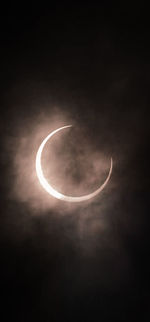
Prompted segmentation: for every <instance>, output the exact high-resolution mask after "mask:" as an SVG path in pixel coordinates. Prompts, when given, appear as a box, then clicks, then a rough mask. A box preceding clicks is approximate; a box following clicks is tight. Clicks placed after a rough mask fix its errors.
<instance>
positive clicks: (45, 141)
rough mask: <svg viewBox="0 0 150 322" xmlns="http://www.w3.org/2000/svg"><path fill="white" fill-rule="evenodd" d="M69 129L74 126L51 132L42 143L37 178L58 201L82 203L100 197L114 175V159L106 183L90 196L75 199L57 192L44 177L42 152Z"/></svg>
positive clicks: (37, 160)
mask: <svg viewBox="0 0 150 322" xmlns="http://www.w3.org/2000/svg"><path fill="white" fill-rule="evenodd" d="M68 127H72V125H66V126H63V127H60V128H58V129H56V130H55V131H53V132H51V133H50V134H48V136H47V137H46V138H45V139H44V140H43V141H42V143H41V145H40V147H39V149H38V152H37V155H36V173H37V176H38V179H39V181H40V183H41V185H42V187H43V188H44V189H45V190H46V191H47V192H48V193H49V194H50V195H51V196H53V197H54V198H57V199H60V200H63V201H67V202H81V201H86V200H89V199H91V198H93V197H95V196H96V195H98V194H99V193H100V192H101V191H102V190H103V189H104V187H105V186H106V184H107V182H108V181H109V179H110V176H111V173H112V166H113V161H112V158H111V162H110V169H109V173H108V176H107V178H106V180H105V181H104V183H103V184H102V185H101V186H100V187H99V188H98V189H97V190H95V191H94V192H91V193H89V194H86V195H83V196H79V197H73V196H67V195H64V194H62V193H60V192H58V191H57V190H55V189H54V188H53V187H52V186H51V185H50V184H49V183H48V181H47V180H46V178H45V177H44V174H43V171H42V165H41V157H42V152H43V149H44V146H45V144H46V143H47V141H48V140H49V139H50V138H51V137H52V136H53V135H54V134H56V133H57V132H59V131H61V130H63V129H66V128H68Z"/></svg>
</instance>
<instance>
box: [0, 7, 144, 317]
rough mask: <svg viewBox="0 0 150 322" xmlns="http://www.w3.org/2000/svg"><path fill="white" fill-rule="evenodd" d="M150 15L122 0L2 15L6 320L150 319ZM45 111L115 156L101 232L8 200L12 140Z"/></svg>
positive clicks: (0, 235) (1, 231) (1, 239)
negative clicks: (75, 125)
mask: <svg viewBox="0 0 150 322" xmlns="http://www.w3.org/2000/svg"><path fill="white" fill-rule="evenodd" d="M147 11H148V8H146V7H144V5H143V7H141V5H138V4H135V7H131V4H130V3H129V4H128V3H126V2H124V4H121V5H119V6H118V5H116V6H115V5H113V6H112V4H111V3H109V2H107V3H106V2H105V4H103V3H102V2H101V5H100V4H99V5H98V4H95V5H94V4H91V3H88V2H86V3H85V4H83V3H81V4H79V5H78V4H76V5H75V4H74V5H72V6H71V4H70V5H69V6H68V5H67V4H59V3H57V4H56V3H55V4H53V5H51V6H50V7H49V8H48V7H46V6H45V7H44V6H43V7H41V6H39V5H37V4H36V6H34V7H30V8H29V7H28V8H26V7H25V6H24V7H23V6H22V7H20V8H18V7H15V6H14V5H13V6H12V7H9V8H4V9H2V10H1V19H0V47H1V49H0V55H1V61H0V66H1V68H0V106H1V123H0V125H1V140H2V149H1V165H2V169H1V180H0V181H1V182H0V185H1V215H0V221H1V224H0V243H1V266H0V283H1V288H0V289H1V291H0V292H1V296H2V301H1V306H2V312H1V321H8V320H10V319H11V320H14V321H16V322H17V321H19V322H25V321H28V322H29V321H42V322H45V321H92V322H95V321H112V320H113V321H133V320H134V319H138V318H140V319H141V321H148V319H149V315H150V312H149V281H148V280H149V269H150V266H149V213H148V201H149V200H148V198H149V186H148V181H149V180H148V179H149V158H148V156H149V149H148V148H149V147H148V143H149V140H148V139H149V83H150V74H149V72H150V64H149V63H150V58H149V57H150V56H149V55H150V50H149V32H150V29H149V23H148V20H149V17H148V14H147ZM47 105H50V106H53V105H57V106H59V109H60V110H61V113H63V112H67V113H71V115H72V116H73V117H75V119H76V121H79V122H80V124H84V125H85V126H86V127H87V128H89V131H91V136H92V137H93V139H94V138H96V137H99V136H100V135H103V139H104V141H105V142H106V145H107V148H106V150H107V151H108V150H109V151H110V153H111V155H112V156H113V158H114V159H115V160H116V167H114V172H113V176H112V180H114V181H115V182H119V185H118V186H117V184H116V189H115V192H114V191H113V192H112V193H113V196H112V199H113V200H114V201H113V202H112V204H111V203H110V205H109V213H111V215H109V216H108V221H109V229H108V231H107V230H106V231H105V232H103V234H101V231H99V233H97V234H96V236H94V237H93V235H90V234H88V233H87V231H86V225H85V227H84V233H83V234H82V235H81V234H79V232H78V229H77V224H76V221H77V220H78V219H79V217H80V216H81V212H80V213H79V210H78V211H77V213H76V214H74V213H73V214H71V213H70V215H69V216H68V215H67V216H66V217H60V216H57V214H55V212H54V210H53V211H47V213H46V214H45V213H44V216H43V214H42V212H41V216H39V215H38V216H32V210H31V209H29V208H28V205H27V204H22V203H20V202H19V201H18V200H15V199H14V200H10V198H9V197H8V190H9V189H10V187H11V185H12V183H13V180H14V177H13V171H12V170H11V166H12V160H11V154H9V153H8V152H9V148H10V150H11V147H9V146H7V147H6V141H7V140H6V139H7V138H11V137H14V138H15V137H16V136H17V134H16V125H17V124H18V123H21V126H22V127H23V124H27V122H30V123H31V122H32V119H33V116H34V115H35V114H38V113H39V112H41V109H42V108H41V106H43V111H44V113H47V111H48V110H47ZM24 126H25V125H24ZM107 129H108V130H107ZM7 142H8V141H7ZM97 142H98V141H97ZM97 144H98V143H97ZM117 160H121V161H120V162H119V161H118V163H117ZM8 187H9V189H8ZM97 202H98V201H97ZM97 207H98V206H97ZM92 209H93V210H92ZM90 211H91V212H92V211H93V215H94V206H93V208H90ZM55 215H56V216H55ZM82 215H83V216H84V211H82ZM87 227H88V229H89V231H90V223H88V224H87ZM88 248H90V249H91V250H90V251H89V250H88Z"/></svg>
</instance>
